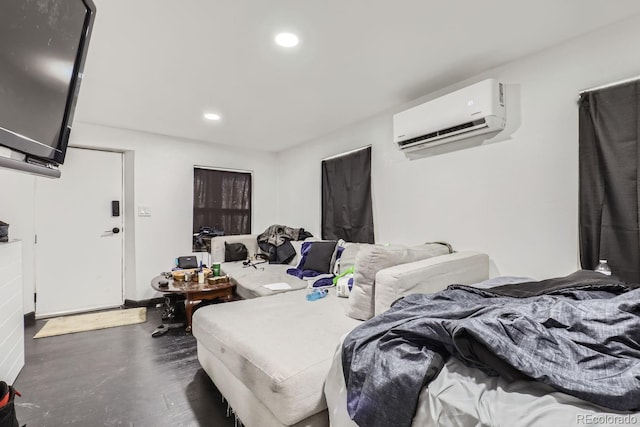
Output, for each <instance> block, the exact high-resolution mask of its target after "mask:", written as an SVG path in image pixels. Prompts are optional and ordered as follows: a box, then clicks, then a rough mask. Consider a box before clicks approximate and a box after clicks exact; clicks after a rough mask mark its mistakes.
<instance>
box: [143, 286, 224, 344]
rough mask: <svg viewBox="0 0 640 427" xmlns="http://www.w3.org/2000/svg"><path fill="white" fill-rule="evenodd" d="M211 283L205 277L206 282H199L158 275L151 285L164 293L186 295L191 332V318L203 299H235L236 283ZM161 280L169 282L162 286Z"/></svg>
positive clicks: (188, 330)
mask: <svg viewBox="0 0 640 427" xmlns="http://www.w3.org/2000/svg"><path fill="white" fill-rule="evenodd" d="M223 280H224V281H222V282H220V283H216V284H212V285H210V284H209V283H208V281H207V280H206V279H205V283H203V284H198V283H197V282H179V281H177V280H173V279H167V278H166V277H165V276H163V275H161V276H156V277H154V278H153V279H152V280H151V287H152V288H153V289H155V290H156V291H158V292H162V293H163V294H178V295H184V296H185V311H186V315H187V327H186V331H187V332H191V319H192V318H193V311H194V308H195V306H196V305H198V304H200V303H201V302H202V301H212V300H215V299H221V300H223V301H231V300H232V299H233V288H235V286H236V285H235V284H233V283H231V282H230V281H229V278H228V277H227V278H226V280H225V279H223ZM161 282H167V286H160V283H161Z"/></svg>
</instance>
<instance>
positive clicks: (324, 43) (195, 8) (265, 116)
mask: <svg viewBox="0 0 640 427" xmlns="http://www.w3.org/2000/svg"><path fill="white" fill-rule="evenodd" d="M94 1H95V2H96V4H97V7H98V14H97V19H96V24H95V27H94V31H93V36H92V40H91V45H90V50H89V56H88V59H87V65H86V67H85V75H84V81H83V84H82V88H81V90H80V100H79V103H78V110H77V112H76V117H75V120H76V121H82V122H88V123H95V124H101V125H107V126H115V127H121V128H127V129H135V130H140V131H146V132H152V133H158V134H164V135H170V136H176V137H180V138H188V139H194V140H200V141H208V142H216V143H222V144H228V145H232V146H236V147H245V148H256V149H263V150H269V151H280V150H282V149H285V148H287V147H290V146H292V145H295V144H299V143H302V142H304V141H307V140H310V139H313V138H316V137H318V136H321V135H323V134H326V133H329V132H331V131H334V130H336V129H339V128H341V127H344V126H347V125H349V124H351V123H354V122H356V121H358V120H361V119H364V118H366V117H369V116H371V115H374V114H376V113H378V112H380V111H382V110H385V109H388V108H391V107H394V106H397V105H400V104H403V103H405V102H407V101H410V100H412V99H415V98H418V97H420V96H422V95H425V94H427V93H429V92H433V91H435V90H437V89H439V88H442V87H444V86H447V85H450V84H453V83H456V82H458V81H461V80H464V79H466V78H468V77H471V76H473V75H475V74H478V73H480V72H482V71H485V70H487V69H490V68H493V67H495V66H497V65H500V64H503V63H506V62H509V61H511V60H514V59H516V58H519V57H522V56H525V55H528V54H531V53H533V52H536V51H538V50H541V49H544V48H546V47H549V46H551V45H554V44H557V43H560V42H562V41H564V40H567V39H570V38H572V37H575V36H577V35H580V34H583V33H586V32H590V31H593V30H594V29H596V28H599V27H602V26H604V25H608V24H611V23H613V22H616V21H619V20H622V19H625V18H627V17H629V16H632V15H634V14H636V13H640V2H638V1H637V0H616V1H615V2H614V1H606V0H562V1H558V0H536V1H514V0H483V1H472V0H396V1H389V0H316V1H311V0H306V1H303V0H269V1H265V0H94ZM282 30H288V31H293V32H295V33H297V34H298V35H299V37H300V39H301V44H300V45H299V46H298V47H297V48H294V49H293V50H285V49H283V48H281V47H279V46H276V45H275V44H274V43H273V37H274V36H275V34H276V33H278V32H280V31H282ZM205 111H211V112H217V113H219V114H220V115H221V116H222V120H220V121H219V122H210V121H206V120H204V119H203V113H204V112H205Z"/></svg>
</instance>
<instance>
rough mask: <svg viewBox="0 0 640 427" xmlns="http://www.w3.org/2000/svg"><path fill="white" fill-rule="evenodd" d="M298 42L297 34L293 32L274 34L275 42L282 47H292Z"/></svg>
mask: <svg viewBox="0 0 640 427" xmlns="http://www.w3.org/2000/svg"><path fill="white" fill-rule="evenodd" d="M298 42H299V40H298V36H296V35H295V34H293V33H280V34H278V35H277V36H276V43H278V44H279V45H280V46H282V47H294V46H297V45H298Z"/></svg>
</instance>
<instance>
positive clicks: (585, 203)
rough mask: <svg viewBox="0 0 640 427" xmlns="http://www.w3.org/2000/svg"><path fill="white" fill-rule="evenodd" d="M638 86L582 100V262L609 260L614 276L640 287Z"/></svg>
mask: <svg viewBox="0 0 640 427" xmlns="http://www.w3.org/2000/svg"><path fill="white" fill-rule="evenodd" d="M638 89H640V83H636V82H633V83H627V84H623V85H619V86H614V87H610V88H605V89H601V90H597V91H593V92H587V93H585V94H583V95H582V96H581V98H580V106H579V135H580V136H579V144H580V147H579V153H580V165H579V169H580V194H579V198H580V202H579V203H580V230H579V232H580V262H581V264H582V268H585V269H593V268H594V267H595V266H596V265H597V264H598V259H607V260H608V263H609V265H610V266H611V270H612V272H613V274H614V275H616V276H618V277H619V278H621V279H622V280H625V281H627V282H633V283H637V282H640V236H639V230H640V227H639V223H640V220H639V214H640V208H639V206H638V202H639V200H640V197H639V190H640V187H639V185H638V184H639V182H638V165H639V163H640V158H639V156H640V150H639V149H638V143H639V141H638V137H639V136H640V131H639V129H638V126H639V120H638V113H639V112H640V109H639V102H640V99H639V98H638Z"/></svg>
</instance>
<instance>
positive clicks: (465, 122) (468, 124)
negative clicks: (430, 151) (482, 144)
mask: <svg viewBox="0 0 640 427" xmlns="http://www.w3.org/2000/svg"><path fill="white" fill-rule="evenodd" d="M504 127H505V94H504V85H503V84H502V83H499V82H498V81H496V80H494V79H487V80H483V81H481V82H478V83H475V84H473V85H471V86H468V87H465V88H463V89H460V90H457V91H455V92H451V93H449V94H447V95H444V96H441V97H440V98H436V99H433V100H431V101H428V102H426V103H424V104H421V105H418V106H416V107H413V108H410V109H408V110H406V111H402V112H400V113H398V114H395V115H394V116H393V138H394V141H395V143H396V144H397V145H398V147H399V148H400V149H401V150H402V151H404V152H405V154H407V156H408V157H413V156H411V153H413V152H416V151H419V150H420V151H424V150H425V149H427V148H430V147H435V146H440V145H442V144H446V143H449V142H453V141H459V140H462V139H467V138H472V137H476V136H478V135H484V134H489V133H496V132H499V131H501V130H503V129H504ZM485 139H486V138H485Z"/></svg>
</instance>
